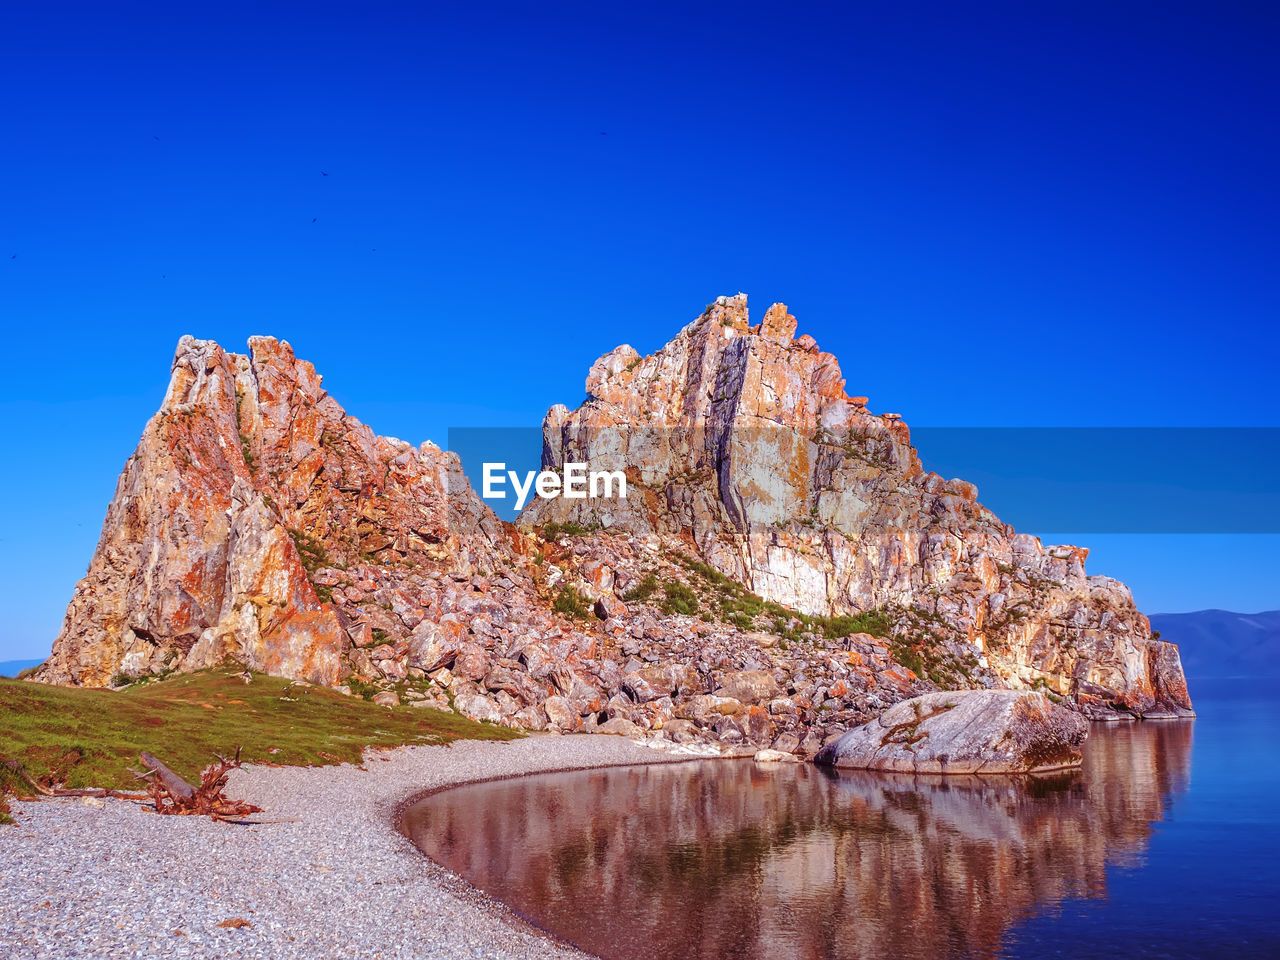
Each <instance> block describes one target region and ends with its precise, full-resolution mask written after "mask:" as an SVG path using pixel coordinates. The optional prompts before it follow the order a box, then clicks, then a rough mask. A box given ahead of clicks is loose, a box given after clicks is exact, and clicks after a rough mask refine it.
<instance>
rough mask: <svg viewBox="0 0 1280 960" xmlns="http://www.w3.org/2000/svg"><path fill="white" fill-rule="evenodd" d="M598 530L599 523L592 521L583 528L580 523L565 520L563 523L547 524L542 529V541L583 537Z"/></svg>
mask: <svg viewBox="0 0 1280 960" xmlns="http://www.w3.org/2000/svg"><path fill="white" fill-rule="evenodd" d="M599 529H600V521H599V520H593V521H592V522H591V523H589V524H587V525H586V526H585V527H584V526H583V525H582V524H580V523H574V522H573V521H572V520H567V521H565V522H564V523H548V524H547V525H546V526H545V527H543V528H542V539H543V540H548V541H550V540H559V539H560V538H561V537H585V536H586V535H587V534H588V533H593V532H595V531H596V530H599Z"/></svg>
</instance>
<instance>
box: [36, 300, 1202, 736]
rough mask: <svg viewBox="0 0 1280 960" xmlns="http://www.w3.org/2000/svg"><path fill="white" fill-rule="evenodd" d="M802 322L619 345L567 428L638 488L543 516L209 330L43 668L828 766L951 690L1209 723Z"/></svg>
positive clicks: (57, 677)
mask: <svg viewBox="0 0 1280 960" xmlns="http://www.w3.org/2000/svg"><path fill="white" fill-rule="evenodd" d="M793 334H794V321H793V319H792V318H790V317H789V315H788V314H787V313H786V311H785V309H782V308H780V307H777V308H774V309H771V310H770V311H769V313H768V314H767V315H766V318H765V320H764V321H763V322H762V324H761V325H760V326H757V327H749V326H748V325H747V321H746V305H745V301H744V300H742V299H740V298H728V299H723V300H721V301H718V302H717V304H715V305H713V307H712V308H711V309H710V310H708V312H707V313H706V314H704V315H703V316H702V317H701V318H699V320H697V321H695V322H694V323H693V324H691V325H690V326H689V327H687V328H686V329H685V330H684V331H682V332H681V333H680V334H679V335H678V336H677V337H676V338H675V339H674V340H673V341H672V342H671V343H670V344H668V345H667V346H666V347H664V348H663V350H661V351H659V352H658V353H657V354H654V355H652V356H650V357H639V356H638V355H636V354H635V351H632V350H630V348H619V349H618V350H615V351H613V353H611V354H609V355H607V356H606V357H604V358H601V360H599V361H597V363H596V364H595V365H594V366H593V368H592V373H591V375H590V377H589V379H588V389H589V391H590V392H591V394H592V396H591V398H590V399H589V400H588V402H587V403H586V404H585V405H584V406H583V407H582V408H581V409H580V410H578V411H575V412H574V413H570V412H568V411H567V410H565V409H564V408H563V407H558V408H554V409H553V410H552V411H551V412H550V413H549V414H548V418H547V423H546V427H545V431H544V433H545V438H546V447H547V450H546V458H547V461H548V465H558V463H559V462H560V461H561V460H562V459H564V458H565V457H567V456H569V455H570V454H572V455H573V457H574V458H576V459H583V460H586V461H588V462H594V463H599V464H605V463H617V464H621V468H622V469H625V470H626V471H627V473H628V476H629V478H630V479H631V491H630V495H629V496H628V498H627V499H626V500H623V501H617V500H611V501H585V503H586V507H585V508H573V505H574V504H583V503H584V501H565V500H543V501H536V502H535V505H534V506H533V507H532V508H531V509H530V510H528V511H527V516H526V517H524V518H523V520H522V522H521V523H520V524H519V525H512V524H505V523H502V522H500V521H499V520H498V519H497V518H496V517H495V516H494V514H493V513H492V512H491V511H490V510H489V509H488V508H487V506H485V504H484V503H483V502H482V501H481V500H480V499H479V498H478V497H477V496H476V494H475V492H474V491H473V490H472V488H471V486H470V485H469V484H468V482H467V481H466V479H465V477H464V475H463V473H462V470H461V467H460V464H459V462H458V460H457V458H456V456H454V455H453V454H450V453H447V452H444V451H441V450H440V449H438V448H437V447H435V446H434V445H432V444H430V443H426V444H422V445H421V446H418V447H413V446H411V445H409V444H407V443H404V442H402V441H399V440H396V439H394V438H389V437H380V436H377V435H376V434H374V432H373V431H372V430H371V429H369V428H368V427H367V426H365V425H364V424H362V423H361V422H360V421H358V420H356V419H355V418H354V417H351V416H349V415H348V414H347V413H346V412H345V411H344V410H343V409H342V407H341V406H340V405H339V404H338V403H337V402H336V401H335V400H334V399H333V398H332V397H331V396H329V395H328V394H327V393H326V392H325V390H324V389H323V387H322V385H321V381H320V377H319V376H318V375H317V374H316V372H315V370H314V369H313V368H312V366H311V365H310V364H309V363H306V362H305V361H302V360H299V359H297V358H296V357H295V356H294V354H293V351H292V350H291V348H290V347H289V345H288V344H287V343H282V342H279V341H276V340H274V339H271V338H265V337H258V338H253V339H252V340H250V342H249V349H248V352H247V353H245V354H234V353H227V352H225V351H224V350H223V349H222V348H221V347H219V346H218V345H217V344H214V343H211V342H208V341H200V340H194V339H192V338H189V337H188V338H184V339H183V340H182V341H181V342H180V343H179V345H178V350H177V352H176V354H175V357H174V362H173V367H172V376H171V382H170V385H169V390H168V393H167V394H166V397H165V400H164V403H163V405H162V406H161V409H160V410H159V412H158V413H157V414H156V415H155V416H154V417H153V418H152V419H151V421H150V422H149V423H148V424H147V426H146V429H145V430H144V432H143V435H142V439H141V440H140V442H139V444H138V447H137V450H136V451H135V452H134V454H133V456H132V457H130V459H129V461H128V463H127V464H126V465H125V469H124V471H123V473H122V474H121V476H120V480H119V483H118V485H117V489H116V495H115V497H114V498H113V500H112V503H111V505H110V507H109V509H108V511H107V517H106V521H105V523H104V525H103V531H102V537H101V540H100V542H99V544H98V548H97V550H96V552H95V554H94V556H93V559H92V561H91V563H90V565H89V570H88V573H87V574H86V576H85V577H84V579H83V580H81V582H80V583H79V584H78V585H77V587H76V590H75V595H74V597H73V599H72V601H71V603H70V604H69V605H68V608H67V614H66V618H65V621H64V623H63V628H62V631H61V633H60V634H59V636H58V638H57V640H56V641H55V643H54V649H53V655H52V656H51V657H50V659H49V660H48V661H47V662H46V663H45V664H44V666H43V667H42V668H41V671H40V674H39V679H41V680H43V681H46V682H52V683H74V684H82V685H89V686H108V685H114V684H116V683H117V682H119V681H122V680H127V679H130V678H137V677H145V676H155V675H160V674H164V673H168V672H171V671H185V670H194V669H198V668H202V667H208V666H212V665H215V664H219V663H222V662H224V661H230V662H234V663H236V664H243V665H245V666H249V667H251V668H253V669H257V670H264V671H266V672H269V673H272V674H277V675H281V676H285V677H290V678H294V679H304V680H308V681H310V682H314V683H321V684H328V685H337V684H346V685H347V686H348V687H349V688H350V689H352V690H353V691H356V692H360V693H362V694H364V695H366V696H369V697H371V698H372V697H373V696H375V695H377V694H378V693H380V692H384V691H385V692H391V693H394V699H395V700H398V701H399V702H400V703H402V704H404V705H406V706H409V707H412V706H427V707H436V708H444V709H450V708H451V709H455V710H457V711H458V712H460V713H463V714H465V715H467V716H469V717H473V718H475V719H482V720H487V721H490V722H493V723H499V724H503V725H506V726H512V727H523V728H527V729H535V730H542V729H552V730H559V731H566V732H567V731H578V730H587V731H590V730H596V729H600V728H601V727H605V728H607V729H611V730H615V731H618V730H621V731H631V730H633V729H634V730H639V731H642V732H643V734H644V735H645V736H647V737H650V738H660V739H664V740H669V741H672V742H675V743H684V742H688V741H691V740H701V741H708V740H710V741H714V742H717V743H720V744H722V745H723V746H724V747H725V748H726V749H732V750H737V751H742V752H744V754H751V753H753V752H754V751H755V750H758V749H760V748H767V749H775V750H779V751H782V752H785V753H795V754H803V755H807V756H811V755H813V754H814V753H815V752H816V751H817V749H818V748H819V746H820V745H821V744H822V743H823V742H824V741H825V740H826V739H828V738H830V737H832V736H834V735H837V734H839V733H842V732H844V731H845V730H847V729H848V728H850V727H851V726H856V725H858V724H861V723H865V722H866V721H867V720H869V719H871V718H872V717H874V716H876V715H877V714H878V713H880V712H881V711H883V710H884V709H885V708H887V707H889V706H890V705H892V704H894V703H896V702H898V701H900V700H903V699H905V698H910V697H914V696H918V695H921V694H925V693H928V692H930V691H933V690H936V689H938V688H939V687H945V688H957V687H973V688H987V687H1001V686H1014V687H1017V686H1023V687H1025V686H1032V685H1035V686H1039V687H1043V688H1044V689H1045V694H1046V696H1049V697H1050V698H1058V699H1061V700H1063V701H1064V702H1065V703H1068V704H1070V705H1072V706H1074V707H1076V708H1077V709H1079V710H1081V711H1084V712H1087V713H1090V714H1091V715H1099V716H1117V717H1121V716H1122V717H1133V716H1135V715H1138V714H1146V715H1177V714H1181V713H1185V712H1186V711H1187V710H1188V709H1189V703H1190V701H1189V700H1188V699H1187V697H1186V690H1185V681H1184V680H1183V677H1182V671H1181V667H1180V665H1179V663H1178V659H1177V650H1176V648H1174V647H1172V646H1170V645H1167V644H1159V643H1157V642H1154V641H1152V640H1151V639H1150V636H1149V631H1148V630H1147V625H1146V621H1145V619H1144V618H1143V617H1142V616H1141V615H1140V614H1139V613H1137V611H1136V610H1134V608H1133V604H1132V601H1131V600H1130V599H1129V596H1128V592H1127V591H1126V590H1125V589H1124V588H1123V586H1121V585H1120V584H1117V583H1116V582H1115V581H1111V580H1107V579H1106V578H1099V577H1086V576H1085V575H1084V570H1083V560H1084V551H1083V550H1077V549H1076V548H1054V547H1043V546H1041V545H1040V544H1039V543H1038V542H1037V541H1035V540H1034V538H1031V537H1025V536H1019V535H1015V534H1014V533H1013V532H1012V531H1010V530H1009V529H1008V528H1007V527H1005V526H1004V525H1002V524H1000V523H999V521H997V520H996V519H995V518H994V517H992V516H991V515H990V513H989V511H986V510H985V509H984V508H982V507H981V506H980V505H979V504H978V503H977V501H976V493H975V491H974V490H973V489H972V487H970V486H969V485H967V484H964V483H961V482H960V481H943V480H941V479H940V478H937V477H932V476H930V475H928V474H925V473H924V472H923V471H921V469H920V466H919V461H918V459H917V458H916V455H915V451H914V450H913V449H912V448H911V446H910V443H909V438H910V435H909V431H908V429H907V427H906V425H905V424H903V423H902V422H901V420H894V419H891V418H886V417H878V416H875V415H873V414H871V413H869V412H868V411H867V406H866V401H865V398H859V397H848V396H847V395H846V394H845V393H844V390H843V381H842V380H841V379H840V376H839V367H838V365H836V363H835V360H834V358H832V357H830V356H829V355H826V354H823V353H821V351H819V350H818V349H817V345H816V344H814V343H813V341H812V338H808V337H800V338H799V339H798V340H797V339H793V338H792V336H793ZM682 464H683V466H682ZM556 521H558V522H559V525H554V523H553V522H556ZM382 699H383V700H384V701H385V702H388V703H391V702H393V698H392V697H390V696H388V697H383V698H382ZM1116 707H1118V708H1120V709H1119V710H1118V711H1117V709H1115V708H1116ZM615 721H617V722H615Z"/></svg>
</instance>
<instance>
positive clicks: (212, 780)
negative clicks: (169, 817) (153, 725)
mask: <svg viewBox="0 0 1280 960" xmlns="http://www.w3.org/2000/svg"><path fill="white" fill-rule="evenodd" d="M139 759H140V760H141V761H142V765H143V766H144V767H146V768H147V772H146V773H141V774H138V776H139V777H140V778H143V779H146V780H149V781H150V783H151V800H152V802H153V803H154V804H155V808H156V813H162V814H176V815H178V816H190V815H192V814H195V815H198V816H207V817H212V818H213V819H215V820H227V821H230V822H236V823H248V822H250V821H246V820H245V819H244V818H245V817H246V816H248V815H249V814H251V813H259V812H261V810H262V808H261V807H255V806H254V805H253V804H251V803H240V802H238V801H235V800H229V799H227V797H226V795H225V794H224V793H223V789H224V788H225V787H226V785H227V774H228V773H230V772H231V771H232V770H235V769H236V768H237V767H239V766H240V748H239V747H237V748H236V755H235V756H234V757H233V758H231V759H230V760H228V759H227V758H226V757H218V758H217V759H218V762H217V763H215V764H210V765H209V766H207V767H205V768H204V771H203V772H202V773H201V774H200V785H199V786H198V787H197V786H192V785H191V784H190V783H187V781H186V780H183V779H182V777H180V776H178V775H177V774H176V773H174V772H173V771H172V770H170V769H169V768H168V767H167V766H165V765H164V763H162V762H161V761H160V760H158V759H156V758H155V757H154V756H152V755H151V754H149V753H147V752H146V751H145V750H144V751H143V752H142V753H141V754H140V755H139Z"/></svg>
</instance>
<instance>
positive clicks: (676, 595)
mask: <svg viewBox="0 0 1280 960" xmlns="http://www.w3.org/2000/svg"><path fill="white" fill-rule="evenodd" d="M662 593H663V597H662V599H661V600H660V601H659V602H658V607H659V609H661V610H662V612H663V613H665V614H667V615H670V614H673V613H681V614H684V615H685V616H686V617H692V616H696V615H697V613H698V595H697V594H696V593H695V592H694V590H693V588H692V587H689V586H686V585H685V584H683V583H677V582H674V581H673V582H671V583H664V584H663V585H662Z"/></svg>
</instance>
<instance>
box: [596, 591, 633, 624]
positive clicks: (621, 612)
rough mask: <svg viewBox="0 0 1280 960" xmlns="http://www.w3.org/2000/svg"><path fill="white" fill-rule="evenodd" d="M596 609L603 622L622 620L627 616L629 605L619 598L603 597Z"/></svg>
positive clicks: (597, 602) (597, 603)
mask: <svg viewBox="0 0 1280 960" xmlns="http://www.w3.org/2000/svg"><path fill="white" fill-rule="evenodd" d="M594 609H595V614H596V616H597V617H599V618H600V619H601V620H621V619H622V618H624V617H625V616H626V615H627V605H626V604H625V603H623V602H622V601H621V600H619V599H618V598H617V597H611V596H605V597H601V598H600V599H599V600H597V601H596V604H595V608H594Z"/></svg>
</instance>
